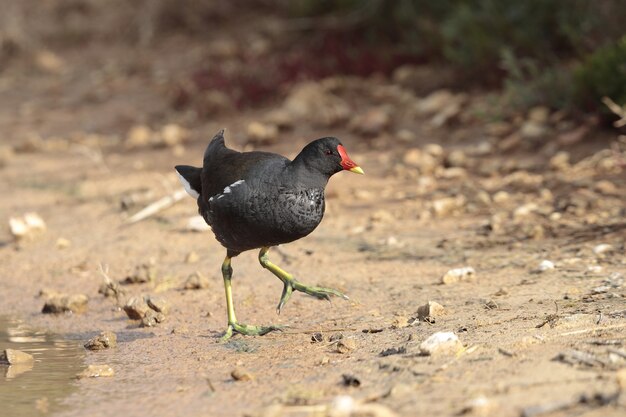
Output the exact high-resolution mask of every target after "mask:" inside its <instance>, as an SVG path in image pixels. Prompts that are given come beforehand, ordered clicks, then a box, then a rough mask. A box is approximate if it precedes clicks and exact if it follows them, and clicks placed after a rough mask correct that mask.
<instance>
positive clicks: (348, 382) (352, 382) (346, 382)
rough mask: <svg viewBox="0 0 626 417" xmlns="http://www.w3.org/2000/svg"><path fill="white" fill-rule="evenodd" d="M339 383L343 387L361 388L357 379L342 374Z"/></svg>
mask: <svg viewBox="0 0 626 417" xmlns="http://www.w3.org/2000/svg"><path fill="white" fill-rule="evenodd" d="M341 379H342V381H341V383H342V385H343V386H346V387H355V388H356V387H360V386H361V381H360V380H359V378H357V377H356V376H354V375H350V374H343V375H341Z"/></svg>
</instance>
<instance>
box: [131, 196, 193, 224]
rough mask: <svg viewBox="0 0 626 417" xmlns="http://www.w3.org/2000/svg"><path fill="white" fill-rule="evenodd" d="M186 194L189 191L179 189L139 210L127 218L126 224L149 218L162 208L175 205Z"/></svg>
mask: <svg viewBox="0 0 626 417" xmlns="http://www.w3.org/2000/svg"><path fill="white" fill-rule="evenodd" d="M186 195H187V192H186V191H185V190H184V189H181V190H177V191H175V192H174V193H172V194H170V195H168V196H165V197H163V198H161V199H159V200H157V201H155V202H154V203H152V204H150V205H148V206H146V207H145V208H143V209H142V210H140V211H139V212H137V213H135V214H134V215H132V216H130V217H129V218H128V219H127V220H126V224H133V223H137V222H140V221H142V220H144V219H147V218H148V217H150V216H153V215H155V214H156V213H158V212H160V211H162V210H165V209H166V208H168V207H170V206H173V205H174V204H176V203H177V202H179V201H180V200H182V199H183V198H184V197H185V196H186Z"/></svg>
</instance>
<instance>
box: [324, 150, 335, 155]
mask: <svg viewBox="0 0 626 417" xmlns="http://www.w3.org/2000/svg"><path fill="white" fill-rule="evenodd" d="M324 153H325V154H326V155H332V154H333V151H331V150H330V149H326V150H324Z"/></svg>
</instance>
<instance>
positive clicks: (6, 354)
mask: <svg viewBox="0 0 626 417" xmlns="http://www.w3.org/2000/svg"><path fill="white" fill-rule="evenodd" d="M34 361H35V358H34V357H33V355H31V354H29V353H26V352H22V351H21V350H16V349H5V350H4V351H3V352H2V355H0V364H3V365H18V364H25V363H32V362H34Z"/></svg>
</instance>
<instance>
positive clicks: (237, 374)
mask: <svg viewBox="0 0 626 417" xmlns="http://www.w3.org/2000/svg"><path fill="white" fill-rule="evenodd" d="M230 376H231V377H232V378H233V379H234V380H235V381H252V380H253V379H254V375H252V374H251V373H249V372H248V371H246V370H245V369H242V368H235V369H233V371H232V372H231V373H230Z"/></svg>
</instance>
